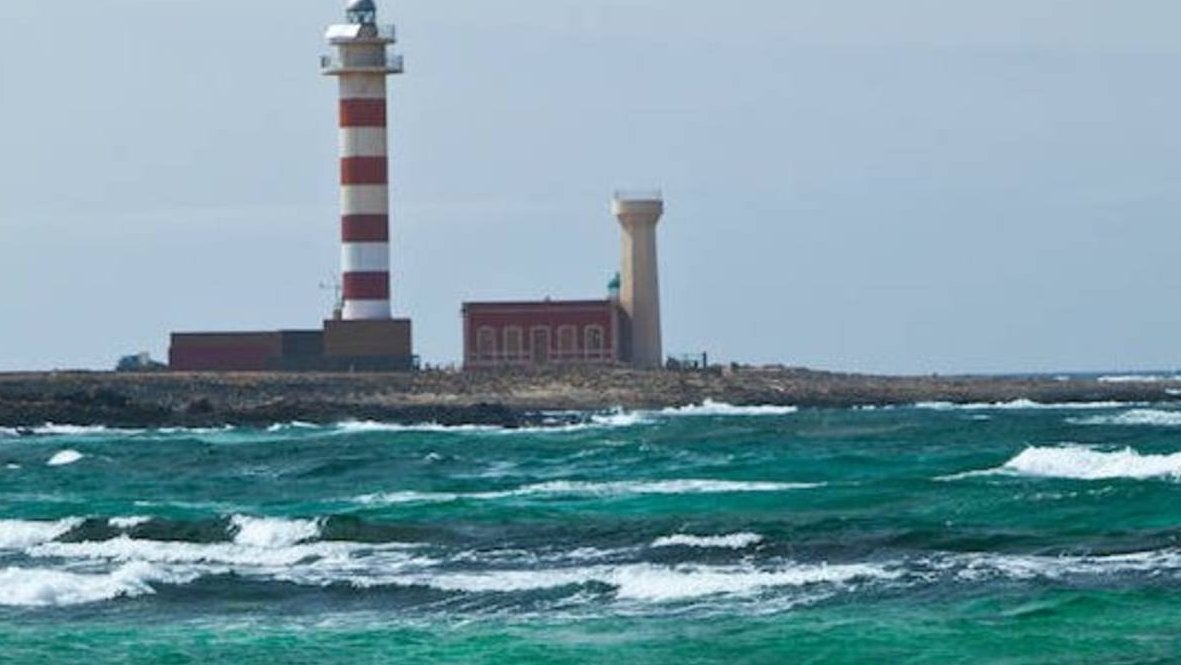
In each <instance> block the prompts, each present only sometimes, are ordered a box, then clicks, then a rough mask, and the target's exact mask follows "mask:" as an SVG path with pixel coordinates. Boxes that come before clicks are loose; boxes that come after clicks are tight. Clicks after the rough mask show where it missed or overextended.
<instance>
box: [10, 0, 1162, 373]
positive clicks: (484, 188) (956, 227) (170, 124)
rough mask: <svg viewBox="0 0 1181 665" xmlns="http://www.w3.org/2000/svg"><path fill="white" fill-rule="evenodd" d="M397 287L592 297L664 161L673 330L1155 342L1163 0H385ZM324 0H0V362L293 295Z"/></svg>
mask: <svg viewBox="0 0 1181 665" xmlns="http://www.w3.org/2000/svg"><path fill="white" fill-rule="evenodd" d="M379 7H380V10H381V13H380V19H381V21H382V22H395V23H397V25H398V30H399V38H400V43H399V44H398V49H399V51H400V52H401V53H403V54H404V55H405V57H406V63H407V73H406V74H405V75H404V76H401V77H398V78H396V79H394V80H393V81H392V85H391V97H390V107H391V126H390V129H391V133H392V137H391V149H392V152H391V160H392V161H391V178H392V190H393V191H392V205H393V220H392V226H393V235H394V246H393V266H394V277H393V280H394V286H393V288H394V299H395V303H394V307H395V310H396V312H397V313H398V314H399V315H403V316H410V317H412V318H413V320H414V326H415V338H416V339H415V346H416V350H417V352H418V353H419V354H420V355H421V356H422V357H423V359H424V360H425V361H427V362H430V363H432V364H434V363H447V362H454V361H458V360H459V358H460V356H461V330H460V304H461V303H462V302H463V301H466V300H486V299H521V298H542V297H546V296H549V297H553V298H567V297H570V298H583V297H602V296H604V295H605V288H606V283H607V281H608V280H609V279H610V277H611V275H612V274H613V273H614V272H615V271H616V270H617V266H618V262H619V257H618V254H619V230H618V225H617V224H616V222H615V221H614V220H613V219H612V218H611V216H610V208H609V202H610V196H611V193H612V192H613V191H614V190H615V189H618V188H651V187H658V188H661V189H662V190H663V191H664V195H665V197H666V200H667V213H666V216H665V218H664V220H663V221H662V222H661V226H660V229H659V234H660V253H661V257H660V259H661V281H662V284H661V286H662V297H663V305H664V311H663V315H664V337H665V347H666V349H665V350H666V352H668V353H670V354H680V353H697V352H701V351H708V352H709V353H710V354H711V357H712V358H714V359H717V360H720V361H735V362H745V363H784V364H789V365H795V366H807V367H813V368H821V369H830V370H842V371H857V372H885V373H899V374H925V373H933V372H939V373H960V372H973V373H977V372H978V373H993V372H998V373H999V372H1058V371H1087V370H1096V371H1103V370H1117V369H1118V370H1147V369H1154V370H1156V369H1169V368H1175V367H1181V343H1178V339H1181V307H1178V306H1177V301H1178V294H1179V293H1181V268H1179V267H1178V265H1177V256H1178V252H1177V247H1178V245H1179V244H1181V224H1179V223H1178V221H1179V220H1178V212H1179V211H1181V131H1178V122H1179V121H1178V118H1181V86H1177V85H1176V84H1175V79H1176V73H1177V72H1178V71H1181V40H1178V39H1177V38H1176V26H1177V25H1178V24H1181V4H1178V3H1177V2H1175V0H1126V1H1124V2H1118V3H1117V2H1111V1H1110V0H991V1H990V2H987V3H982V2H974V3H968V2H948V1H947V0H891V1H890V2H882V1H881V0H825V1H824V2H817V1H815V0H807V1H804V0H738V1H736V2H707V1H704V0H626V1H624V0H583V1H581V2H574V1H573V0H502V1H501V2H495V3H493V2H487V0H450V1H449V2H446V3H441V2H437V1H428V0H402V1H399V2H394V1H392V0H385V1H384V2H382V1H381V0H379ZM342 19H343V2H337V1H336V0H284V1H283V2H278V1H275V0H271V1H265V0H264V1H261V2H230V1H228V0H57V1H55V2H49V1H48V0H29V1H27V2H3V3H0V22H2V24H3V25H4V26H5V27H6V31H5V40H4V55H3V57H0V288H2V289H3V291H2V293H3V294H4V295H3V298H2V299H0V304H2V305H3V309H2V310H0V371H5V370H21V369H54V368H92V369H102V368H109V367H111V366H113V365H114V362H115V361H116V360H117V358H118V357H119V356H120V355H124V354H128V353H135V352H138V351H141V350H146V351H151V352H152V353H153V354H154V355H155V356H156V357H158V358H159V357H165V356H166V353H167V342H168V334H169V332H170V331H174V330H176V331H183V330H269V329H278V328H308V329H314V328H317V327H318V326H319V323H320V320H321V319H322V318H324V317H325V316H326V315H327V314H328V312H329V311H330V309H331V304H332V298H333V296H332V293H331V291H330V290H325V289H322V288H321V284H322V283H326V282H330V281H331V280H332V277H333V275H334V274H335V272H336V271H337V263H338V260H339V248H338V237H339V212H338V209H337V205H338V192H337V182H338V175H337V169H338V166H337V148H336V141H337V133H336V117H335V113H336V89H335V85H334V82H333V81H331V80H329V79H327V78H325V77H322V76H320V75H319V64H318V57H319V56H320V55H321V54H325V53H328V52H329V49H328V46H327V45H326V44H325V43H324V42H323V29H324V27H325V26H326V25H328V24H330V23H335V22H340V21H341V20H342Z"/></svg>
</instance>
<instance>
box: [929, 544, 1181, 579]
mask: <svg viewBox="0 0 1181 665" xmlns="http://www.w3.org/2000/svg"><path fill="white" fill-rule="evenodd" d="M924 565H930V566H931V568H932V569H933V570H935V571H938V573H946V574H950V575H951V576H952V577H953V578H954V579H957V580H961V581H972V582H976V581H981V580H988V579H996V578H1000V579H1006V580H1037V579H1046V580H1058V579H1062V578H1064V577H1070V576H1091V575H1117V574H1126V573H1148V574H1153V575H1156V574H1165V573H1176V572H1177V571H1178V570H1181V552H1178V551H1177V550H1175V549H1165V550H1153V551H1146V552H1133V553H1129V554H1108V555H1094V556H1042V555H1022V554H995V553H969V554H956V555H944V556H939V557H934V558H931V559H928V560H925V561H920V562H919V563H918V566H912V567H918V568H921V567H922V566H924Z"/></svg>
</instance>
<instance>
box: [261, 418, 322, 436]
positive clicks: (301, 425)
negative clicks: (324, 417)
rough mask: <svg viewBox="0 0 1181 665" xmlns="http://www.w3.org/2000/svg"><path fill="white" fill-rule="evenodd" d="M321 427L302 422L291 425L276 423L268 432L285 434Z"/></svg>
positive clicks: (295, 421)
mask: <svg viewBox="0 0 1181 665" xmlns="http://www.w3.org/2000/svg"><path fill="white" fill-rule="evenodd" d="M319 427H320V426H319V425H317V424H315V423H305V422H303V421H301V420H293V421H291V422H289V423H275V424H274V425H271V426H270V427H268V428H267V431H268V432H272V433H273V432H284V431H286V430H292V429H294V430H300V429H319Z"/></svg>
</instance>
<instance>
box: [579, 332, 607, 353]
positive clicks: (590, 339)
mask: <svg viewBox="0 0 1181 665" xmlns="http://www.w3.org/2000/svg"><path fill="white" fill-rule="evenodd" d="M583 336H584V339H585V340H586V355H587V357H588V358H600V357H602V355H603V346H604V343H605V341H604V337H605V335H604V334H603V326H599V325H591V326H587V327H586V328H585V329H583Z"/></svg>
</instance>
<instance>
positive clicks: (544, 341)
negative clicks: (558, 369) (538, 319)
mask: <svg viewBox="0 0 1181 665" xmlns="http://www.w3.org/2000/svg"><path fill="white" fill-rule="evenodd" d="M531 341H532V342H533V344H532V346H533V362H534V363H535V364H538V365H545V364H546V363H548V362H549V328H540V327H539V328H534V329H533V339H532V340H531Z"/></svg>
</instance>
